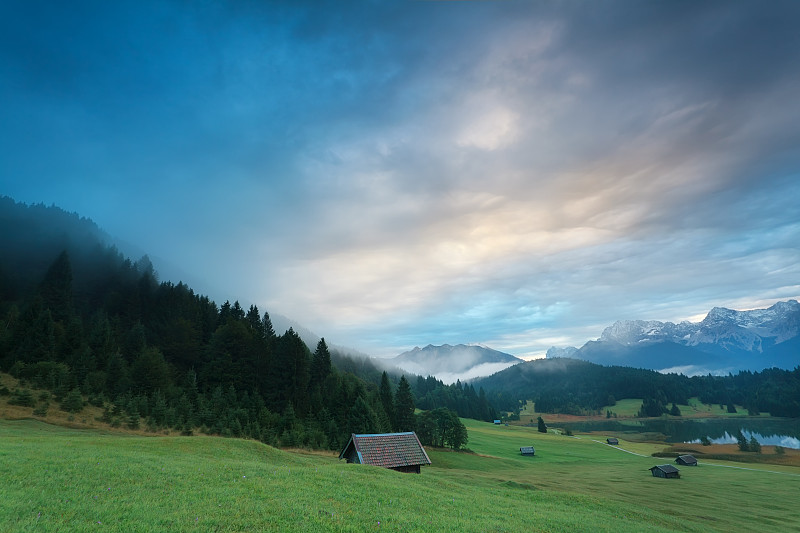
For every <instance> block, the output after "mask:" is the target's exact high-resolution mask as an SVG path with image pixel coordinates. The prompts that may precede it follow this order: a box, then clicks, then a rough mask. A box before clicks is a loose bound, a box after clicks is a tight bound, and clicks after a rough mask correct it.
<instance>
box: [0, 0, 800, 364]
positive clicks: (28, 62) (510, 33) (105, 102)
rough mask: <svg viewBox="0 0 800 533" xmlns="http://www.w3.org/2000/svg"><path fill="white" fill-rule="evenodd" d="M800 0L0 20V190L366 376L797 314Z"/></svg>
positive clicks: (297, 7) (3, 6) (256, 8)
mask: <svg viewBox="0 0 800 533" xmlns="http://www.w3.org/2000/svg"><path fill="white" fill-rule="evenodd" d="M798 28H800V2H797V1H794V0H792V1H786V2H782V1H779V0H770V1H768V2H762V1H728V0H725V1H720V2H704V1H680V0H676V1H658V2H655V1H652V2H650V1H644V0H643V1H618V2H613V1H605V2H604V1H577V0H576V1H552V2H550V1H534V2H514V1H497V2H491V1H483V2H455V1H453V2H423V1H418V2H405V1H402V2H401V1H398V2H392V1H381V2H341V1H336V2H316V1H315V2H307V3H305V2H297V1H292V2H288V1H287V2H268V1H250V2H248V1H239V0H237V1H230V2H215V1H207V2H184V1H181V2H178V1H175V2H164V1H161V2H147V1H143V0H136V1H132V2H124V1H116V0H115V1H113V2H109V1H106V0H102V1H97V2H86V1H74V2H72V1H71V2H60V1H54V2H36V1H33V0H20V1H16V0H6V1H3V2H1V3H0V194H5V195H8V196H11V197H12V198H14V199H15V200H17V201H20V202H25V203H39V202H44V203H45V204H47V205H50V204H55V205H57V206H59V207H61V208H63V209H65V210H67V211H74V212H77V213H79V214H80V215H82V216H85V217H88V218H91V219H92V220H93V221H95V222H96V223H97V224H98V225H99V226H100V227H101V228H103V229H104V230H106V231H107V232H108V233H110V234H111V235H113V236H114V237H116V238H118V239H121V240H123V241H126V242H128V243H131V244H133V245H135V246H136V247H138V248H139V249H141V250H143V251H145V252H147V253H148V254H149V255H150V256H151V258H152V259H153V262H154V263H155V266H156V269H157V270H158V271H159V272H160V274H161V279H162V281H163V280H167V279H171V280H173V281H175V282H177V281H179V280H183V281H185V282H187V283H189V285H190V286H191V287H192V288H194V289H195V291H196V292H198V293H201V294H207V295H209V296H210V297H211V298H212V299H214V300H215V301H216V302H217V303H218V304H221V303H222V302H224V301H225V300H230V301H231V302H233V301H234V300H239V301H240V302H241V303H242V305H243V306H245V307H247V306H249V305H250V304H256V305H258V307H259V309H261V310H262V311H264V310H266V311H269V312H270V313H277V314H283V315H286V316H289V317H291V318H293V319H295V320H297V321H298V322H300V323H301V324H303V325H304V326H306V327H308V328H309V329H311V330H312V331H314V332H315V333H317V334H318V335H321V336H324V337H325V338H326V339H327V340H328V341H329V342H330V343H333V344H337V345H345V346H350V347H353V348H356V349H359V350H361V351H364V352H366V353H369V354H373V355H377V356H388V355H396V354H398V353H400V352H402V351H405V350H407V349H410V348H413V347H414V346H424V345H426V344H443V343H450V344H456V343H481V344H485V345H488V346H490V347H492V348H495V349H498V350H502V351H506V352H509V353H512V354H515V355H518V356H523V357H532V356H538V355H542V354H543V353H544V352H545V351H546V350H547V348H549V347H550V346H553V345H555V346H559V347H563V346H568V345H574V346H581V345H582V344H583V343H584V342H586V341H587V340H590V339H594V338H597V337H599V336H600V333H601V332H602V329H603V328H604V327H605V326H608V325H610V324H611V323H613V322H614V321H616V320H621V319H652V320H671V321H678V320H682V319H692V320H699V319H701V318H702V316H703V315H704V314H705V313H706V312H707V311H708V310H710V309H711V308H712V307H713V306H725V307H731V308H735V309H749V308H754V307H765V306H768V305H770V304H772V303H774V302H775V301H778V300H786V299H789V298H798V297H799V296H800V31H798Z"/></svg>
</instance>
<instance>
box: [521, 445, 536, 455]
mask: <svg viewBox="0 0 800 533" xmlns="http://www.w3.org/2000/svg"><path fill="white" fill-rule="evenodd" d="M519 453H521V454H522V455H536V450H535V449H534V448H533V446H523V447H522V448H520V449H519Z"/></svg>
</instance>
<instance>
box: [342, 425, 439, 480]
mask: <svg viewBox="0 0 800 533" xmlns="http://www.w3.org/2000/svg"><path fill="white" fill-rule="evenodd" d="M339 459H346V460H347V462H348V463H357V464H362V465H373V466H382V467H384V468H389V469H391V470H397V471H398V472H416V473H417V474H419V472H420V468H419V467H420V466H422V465H429V464H431V460H430V458H428V454H427V453H426V452H425V448H423V447H422V444H421V443H420V442H419V438H418V437H417V434H416V433H414V432H413V431H408V432H406V433H375V434H363V435H356V434H355V433H353V434H352V435H351V436H350V440H349V441H347V444H346V445H345V447H344V449H342V453H340V454H339Z"/></svg>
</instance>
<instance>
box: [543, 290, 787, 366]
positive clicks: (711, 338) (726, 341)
mask: <svg viewBox="0 0 800 533" xmlns="http://www.w3.org/2000/svg"><path fill="white" fill-rule="evenodd" d="M799 339H800V304H798V302H797V301H796V300H789V301H786V302H778V303H776V304H775V305H773V306H771V307H769V308H767V309H754V310H750V311H735V310H732V309H726V308H723V307H715V308H713V309H712V310H711V311H709V313H708V315H706V317H705V318H704V319H703V320H702V321H701V322H696V323H692V322H681V323H679V324H674V323H672V322H659V321H654V320H653V321H644V320H622V321H617V322H615V323H614V324H612V325H611V326H609V327H607V328H606V329H605V330H604V331H603V333H602V335H601V336H600V338H599V339H597V340H596V341H589V342H587V343H586V344H585V345H583V346H582V347H581V348H580V349H577V350H576V349H574V348H551V349H550V350H548V357H553V356H558V355H566V354H568V355H569V356H571V357H576V358H579V359H584V360H587V361H592V362H595V363H600V364H614V365H624V366H633V367H640V368H649V369H654V370H662V371H679V372H683V373H687V374H703V373H709V372H710V373H727V372H732V371H736V370H761V369H763V368H770V367H773V366H777V367H780V368H793V367H794V366H796V365H798V364H800V340H799Z"/></svg>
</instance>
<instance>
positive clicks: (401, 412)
mask: <svg viewBox="0 0 800 533" xmlns="http://www.w3.org/2000/svg"><path fill="white" fill-rule="evenodd" d="M414 422H415V420H414V396H413V395H412V394H411V386H410V385H409V384H408V381H407V380H406V377H405V376H402V377H401V378H400V383H398V384H397V391H396V392H395V394H394V423H395V426H394V429H395V431H414Z"/></svg>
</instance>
